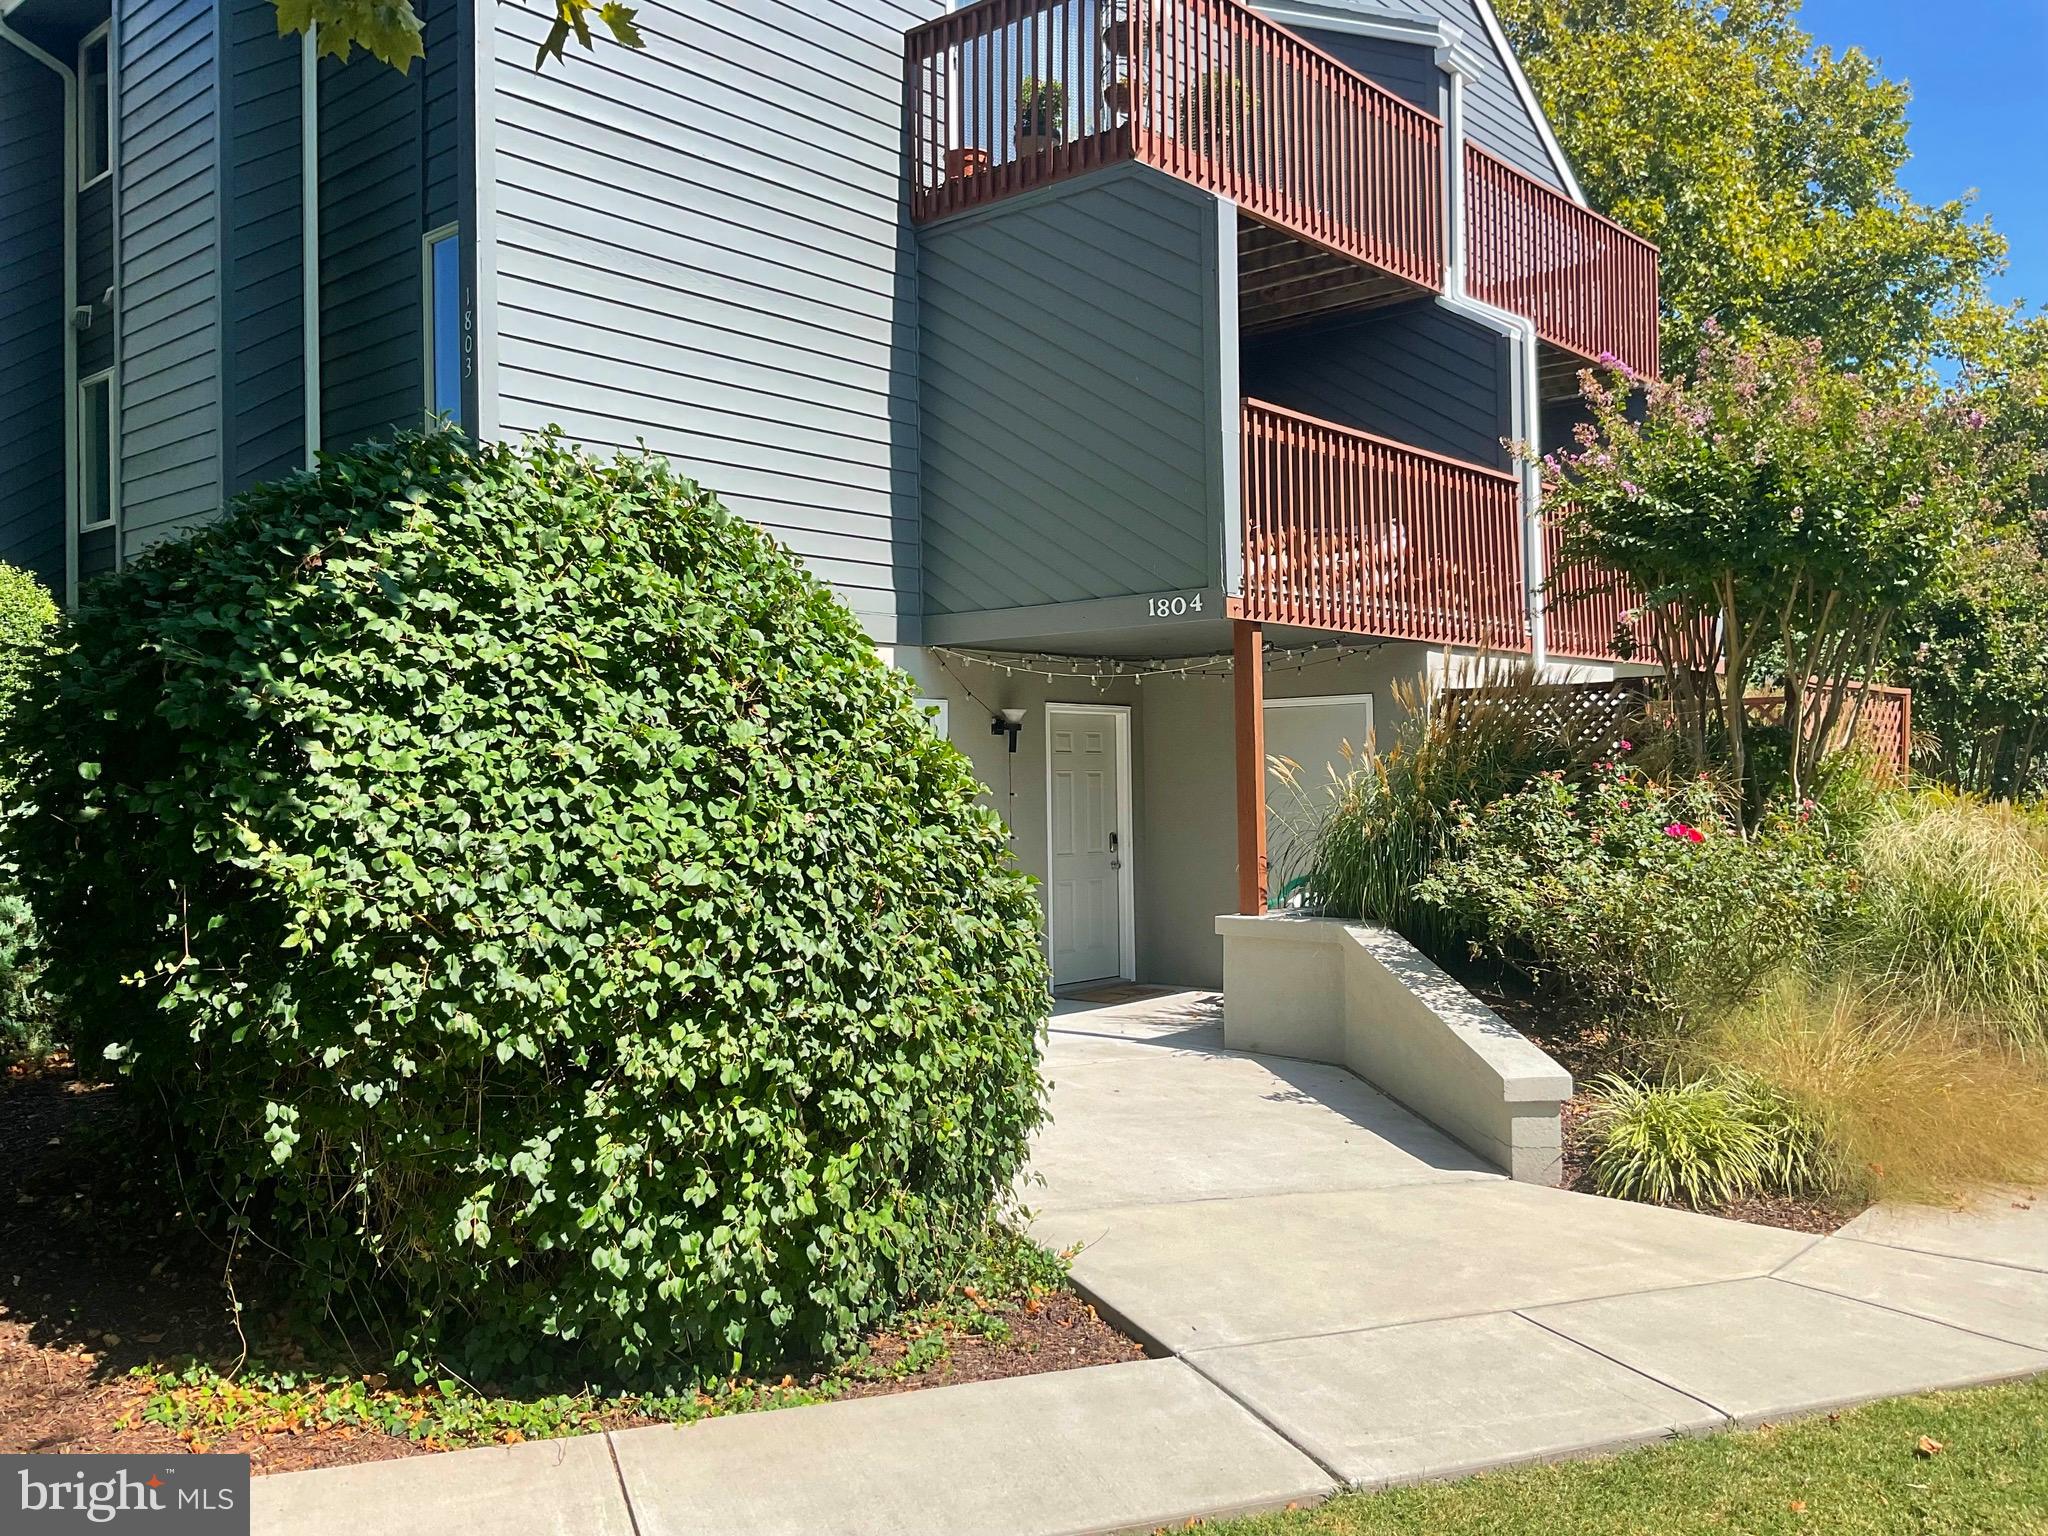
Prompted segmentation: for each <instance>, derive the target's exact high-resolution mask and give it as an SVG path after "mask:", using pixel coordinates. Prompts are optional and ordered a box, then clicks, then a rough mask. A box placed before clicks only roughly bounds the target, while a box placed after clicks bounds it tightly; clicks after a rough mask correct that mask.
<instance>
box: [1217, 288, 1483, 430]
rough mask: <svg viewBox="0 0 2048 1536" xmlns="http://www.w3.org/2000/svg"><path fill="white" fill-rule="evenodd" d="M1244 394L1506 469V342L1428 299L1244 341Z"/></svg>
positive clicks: (1343, 424) (1328, 419) (1327, 419)
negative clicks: (1350, 319)
mask: <svg viewBox="0 0 2048 1536" xmlns="http://www.w3.org/2000/svg"><path fill="white" fill-rule="evenodd" d="M1242 374H1243V380H1244V392H1245V393H1246V394H1247V395H1251V396H1255V397H1257V398H1259V399H1262V400H1270V401H1272V402H1273V403H1274V404H1275V405H1284V406H1287V407H1288V408H1289V409H1291V410H1297V411H1303V412H1306V413H1307V414H1308V415H1311V416H1320V417H1322V418H1323V419H1324V420H1326V421H1334V422H1337V423H1338V424H1340V425H1342V426H1347V427H1356V428H1358V429H1359V430H1361V431H1365V432H1376V433H1378V434H1379V435H1380V436H1382V437H1391V438H1393V439H1395V440H1396V441H1397V442H1403V443H1412V444H1414V445H1415V446H1416V447H1418V448H1428V449H1430V450H1432V451H1433V452H1436V453H1447V454H1450V455H1451V456H1452V457H1453V458H1459V459H1466V460H1469V461H1470V462H1472V463H1475V464H1485V465H1489V466H1491V467H1493V468H1495V469H1507V468H1509V467H1510V462H1511V461H1510V457H1509V454H1508V452H1507V450H1506V448H1504V447H1503V446H1502V442H1501V440H1502V439H1503V438H1504V437H1506V436H1507V435H1508V433H1509V432H1510V430H1511V429H1512V423H1513V417H1512V415H1511V410H1512V405H1511V396H1510V393H1509V387H1510V379H1509V374H1508V358H1507V343H1506V342H1505V341H1503V340H1502V339H1501V338H1500V337H1499V336H1496V335H1494V334H1493V333H1492V332H1491V331H1488V330H1486V329H1484V328H1483V327H1480V326H1478V325H1475V324H1473V323H1472V322H1471V321H1469V320H1466V319H1464V318H1462V317H1461V316H1458V315H1456V314H1453V313H1452V312H1451V311H1449V310H1447V309H1445V308H1444V307H1443V306H1442V305H1440V304H1437V303H1435V302H1434V301H1431V300H1425V301H1423V302H1421V303H1419V304H1411V305H1404V306H1402V307H1401V308H1399V309H1395V310H1386V311H1381V312H1378V313H1375V314H1372V315H1369V316H1367V317H1365V318H1364V319H1361V320H1358V321H1355V322H1353V323H1351V324H1347V325H1326V326H1318V327H1313V328H1309V329H1305V330H1299V331H1294V332H1291V333H1288V334H1286V335H1283V336H1278V337H1274V338H1272V339H1270V340H1265V341H1261V342H1259V343H1258V344H1256V345H1253V346H1247V347H1246V349H1245V354H1244V359H1243V363H1242Z"/></svg>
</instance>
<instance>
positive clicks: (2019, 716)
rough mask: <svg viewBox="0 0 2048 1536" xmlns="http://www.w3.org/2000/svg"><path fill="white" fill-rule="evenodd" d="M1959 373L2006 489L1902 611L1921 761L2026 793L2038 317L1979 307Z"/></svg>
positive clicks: (2045, 340) (2040, 641)
mask: <svg viewBox="0 0 2048 1536" xmlns="http://www.w3.org/2000/svg"><path fill="white" fill-rule="evenodd" d="M1986 318H1987V320H1988V321H1990V322H1991V323H1990V324H1989V325H1988V326H1987V328H1986V330H1987V334H1985V335H1982V336H1980V337H1978V338H1975V339H1973V340H1972V341H1971V343H1970V344H1969V345H1968V347H1967V353H1968V355H1969V356H1970V357H1971V358H1972V361H1971V362H1970V364H1969V365H1968V366H1967V367H1966V368H1965V370H1964V372H1963V380H1964V383H1965V385H1966V387H1968V388H1969V389H1970V390H1971V391H1972V392H1973V396H1974V400H1975V404H1976V409H1977V410H1978V411H1979V412H1980V413H1981V416H1982V419H1983V420H1984V422H1985V427H1984V432H1985V436H1986V439H1987V442H1988V443H1989V444H1991V445H1993V447H1994V449H1995V451H1996V452H1997V453H1998V454H2000V455H2001V456H2003V457H2004V458H2005V459H2007V460H2008V463H2009V469H2008V473H2009V474H2010V475H2011V476H2012V485H2011V492H2012V494H2011V496H2010V497H2009V498H2008V502H2007V505H2006V506H2005V507H2003V508H2001V509H1999V515H1998V516H1996V517H1995V518H1994V519H1992V520H1990V521H1988V522H1987V523H1985V524H1984V525H1983V526H1981V527H1980V528H1978V529H1976V530H1975V531H1974V532H1973V535H1972V537H1971V539H1970V541H1969V547H1968V549H1967V550H1966V551H1965V553H1964V557H1963V558H1962V559H1961V560H1960V561H1959V562H1958V567H1957V571H1956V579H1955V580H1954V581H1952V582H1950V583H1948V584H1946V585H1944V586H1941V587H1938V588H1934V589H1931V590H1929V591H1928V592H1927V593H1926V594H1924V596H1923V598H1922V600H1921V601H1919V602H1917V603H1915V604H1914V605H1913V607H1912V608H1911V609H1910V610H1909V612H1908V613H1907V615H1906V628H1905V631H1904V633H1903V635H1902V637H1901V643H1900V646H1899V653H1900V680H1901V681H1903V682H1905V683H1908V684H1909V685H1911V687H1912V689H1913V716H1914V720H1915V722H1916V723H1917V725H1918V726H1919V733H1918V734H1919V740H1920V743H1921V748H1922V751H1921V756H1922V763H1923V766H1924V767H1926V768H1927V769H1929V770H1930V771H1932V772H1934V773H1935V774H1937V775H1939V776H1940V777H1941V778H1943V779H1945V780H1947V781H1948V782H1950V783H1953V784H1957V785H1960V786H1962V787H1964V788H1967V789H1974V790H1978V791H1980V792H1983V793H1986V794H2001V795H2003V794H2025V793H2029V792H2037V791H2038V790H2039V789H2040V788H2042V787H2043V783H2042V781H2043V777H2044V770H2048V317H2038V316H2037V317H2035V318H2033V319H2031V320H2027V321H2015V320H2014V319H2013V318H2012V317H2010V316H2005V315H1995V316H1987V317H1986Z"/></svg>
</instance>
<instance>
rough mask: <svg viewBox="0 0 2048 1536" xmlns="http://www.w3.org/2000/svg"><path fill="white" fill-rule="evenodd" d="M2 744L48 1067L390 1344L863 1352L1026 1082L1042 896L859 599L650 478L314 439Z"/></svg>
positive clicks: (85, 643) (107, 613)
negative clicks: (44, 997)
mask: <svg viewBox="0 0 2048 1536" xmlns="http://www.w3.org/2000/svg"><path fill="white" fill-rule="evenodd" d="M70 638H71V648H70V650H69V652H68V654H67V656H66V657H65V659H64V662H63V665H62V666H61V668H60V669H59V670H58V671H57V672H56V673H55V675H54V676H53V677H52V679H51V680H50V682H49V685H48V686H47V687H46V688H45V689H44V690H43V691H42V695H41V698H40V701H39V704H38V708H37V710H35V711H31V712H29V713H30V714H31V715H32V716H33V715H39V716H40V718H28V719H24V720H23V721H22V722H21V724H20V726H19V728H18V729H17V731H16V741H17V746H18V748H19V749H21V750H23V751H24V753H25V755H26V758H27V766H26V772H27V775H28V779H29V783H28V790H29V792H30V798H31V799H32V800H33V802H34V805H35V808H36V809H35V813H34V814H33V815H31V816H29V817H28V818H27V819H25V820H23V821H21V822H19V823H18V824H17V826H16V829H15V834H14V840H15V843H16V846H17V849H18V855H19V857H20V858H21V860H22V862H23V865H24V870H25V875H26V878H27V880H28V883H29V886H30V890H31V894H32V896H33V899H34V902H35V905H36V907H37V910H38V912H39V914H40V915H41V916H42V919H43V922H44V925H45V927H46V929H47V933H48V942H49V952H50V976H51V980H52V981H53V983H55V985H56V986H57V987H58V988H59V989H60V990H61V992H62V995H63V996H64V998H65V999H66V1000H67V1001H68V1003H69V1005H70V1008H71V1011H72V1013H73V1014H74V1016H75V1033H76V1037H77V1040H78V1042H79V1045H80V1054H81V1056H82V1057H83V1058H84V1059H85V1060H87V1061H88V1062H89V1063H98V1064H103V1065H104V1066H105V1067H107V1068H109V1069H117V1070H118V1071H119V1072H121V1073H123V1074H127V1075H128V1076H130V1077H131V1078H132V1079H133V1080H134V1081H135V1082H136V1083H137V1084H138V1085H139V1086H140V1087H141V1088H143V1089H144V1090H145V1091H144V1093H143V1094H142V1096H141V1097H142V1098H143V1100H144V1101H145V1102H147V1103H151V1104H160V1105H161V1106H163V1107H164V1109H165V1111H166V1112H167V1114H168V1115H169V1117H170V1127H169V1128H170V1130H171V1131H172V1133H173V1135H174V1137H175V1141H176V1144H177V1148H178V1151H179V1154H180V1156H181V1158H182V1159H183V1166H184V1173H185V1177H186V1180H187V1186H188V1188H189V1189H191V1190H193V1191H195V1192H204V1193H203V1195H202V1196H201V1197H200V1198H201V1199H202V1200H203V1202H204V1204H205V1206H206V1210H207V1213H208V1215H209V1216H210V1217H211V1218H212V1219H214V1220H215V1221H217V1222H219V1223H220V1224H222V1225H223V1226H224V1227H225V1226H228V1225H229V1224H231V1223H234V1222H239V1221H244V1220H246V1222H247V1223H248V1226H249V1230H250V1232H251V1233H252V1234H254V1235H255V1236H257V1237H260V1239H261V1240H262V1244H263V1245H264V1246H266V1247H268V1248H272V1249H274V1250H276V1251H277V1252H278V1253H280V1254H282V1255H283V1267H284V1268H285V1270H286V1271H287V1272H288V1273H290V1274H291V1275H292V1276H293V1277H294V1284H295V1286H296V1288H297V1290H298V1292H299V1294H300V1296H301V1297H302V1298H303V1299H304V1300H305V1301H306V1302H308V1303H310V1304H311V1305H312V1306H313V1307H315V1308H317V1309H319V1310H321V1311H322V1312H326V1313H330V1314H331V1315H333V1316H335V1317H338V1318H341V1319H343V1320H345V1321H347V1322H348V1323H350V1324H351V1326H353V1327H355V1328H358V1329H361V1328H363V1327H365V1326H368V1327H370V1328H372V1330H373V1331H374V1332H375V1333H376V1335H377V1336H378V1337H379V1338H380V1341H381V1342H385V1343H387V1344H388V1345H390V1346H391V1347H393V1348H395V1349H400V1350H402V1351H405V1352H409V1353H410V1354H411V1355H412V1356H413V1357H414V1358H420V1357H421V1356H422V1354H423V1353H424V1352H426V1351H433V1352H436V1353H437V1354H438V1355H439V1357H440V1358H442V1359H444V1360H446V1361H448V1362H450V1363H460V1364H461V1365H465V1366H468V1367H470V1368H472V1369H476V1370H483V1371H492V1372H497V1373H499V1374H501V1375H503V1374H504V1373H506V1372H508V1371H512V1370H520V1371H538V1370H540V1369H542V1368H544V1367H545V1368H549V1369H559V1368H561V1367H564V1366H573V1367H574V1368H575V1369H578V1370H582V1371H585V1372H587V1373H590V1374H593V1375H600V1376H604V1377H608V1378H613V1379H620V1380H629V1381H630V1380H642V1381H648V1380H657V1379H660V1380H669V1381H674V1380H681V1379H684V1378H686V1377H687V1376H688V1375H689V1374H691V1373H692V1372H695V1371H699V1370H702V1369H705V1368H709V1369H712V1370H729V1369H733V1368H735V1367H746V1368H754V1367H759V1366H764V1365H767V1364H770V1363H773V1362H776V1361H779V1360H782V1359H786V1358H789V1357H792V1356H804V1355H812V1354H818V1353H826V1352H830V1351H832V1350H834V1349H835V1348H839V1347H843V1346H844V1345H846V1344H847V1343H848V1342H849V1341H850V1340H851V1339H852V1338H853V1337H854V1336H855V1335H856V1334H857V1333H858V1332H859V1331H860V1330H861V1329H862V1328H863V1327H864V1326H866V1325H867V1324H869V1323H870V1322H871V1321H872V1320H874V1319H875V1318H877V1317H878V1316H881V1315H883V1314H884V1313H886V1312H887V1310H888V1309H889V1308H890V1307H891V1305H892V1304H893V1303H894V1301H895V1300H896V1299H897V1298H898V1297H900V1296H902V1295H903V1294H904V1293H905V1292H906V1291H908V1290H910V1289H912V1288H915V1287H918V1286H920V1285H922V1284H924V1283H927V1282H928V1281H930V1280H932V1279H933V1278H934V1277H935V1275H936V1274H937V1273H938V1272H939V1271H940V1270H941V1269H942V1268H943V1267H944V1266H946V1265H947V1264H949V1263H950V1262H951V1261H952V1259H953V1258H954V1257H955V1256H956V1255H957V1254H958V1253H959V1251H960V1249H961V1246H962V1245H963V1244H964V1243H966V1242H968V1241H969V1240H971V1238H972V1237H973V1236H974V1234H975V1233H976V1232H977V1230H978V1229H979V1227H980V1225H981V1223H982V1222H983V1220H984V1217H985V1215H986V1212H987V1210H988V1207H989V1205H990V1202H991V1200H992V1199H993V1198H994V1197H996V1196H998V1194H999V1192H1001V1191H1003V1190H1005V1189H1006V1188H1007V1187H1008V1186H1009V1185H1010V1184H1011V1182H1012V1180H1013V1178H1014V1177H1015V1175H1016V1173H1017V1172H1018V1169H1019V1167H1020V1164H1021V1162H1022V1159H1023V1155H1024V1146H1025V1140H1026V1137H1027V1135H1028V1133H1029V1131H1030V1130H1031V1128H1032V1127H1033V1126H1034V1125H1035V1124H1036V1123H1037V1121H1038V1119H1039V1117H1040V1114H1041V1092H1040V1088H1039V1083H1038V1077H1037V1063H1038V1051H1039V1041H1040V1038H1041V1031H1042V1028H1043V1024H1044V1018H1045V1014H1046V1009H1047V990H1046V975H1045V970H1044V965H1043V960H1042V956H1041V951H1040V946H1039V940H1038V934H1037V911H1036V905H1035V902H1034V900H1033V898H1032V895H1031V892H1030V889H1029V886H1028V883H1027V881H1026V880H1025V879H1024V878H1023V877H1022V876H1021V875H1019V874H1018V873H1016V871H1015V869H1014V867H1013V865H1012V863H1011V861H1010V859H1009V856H1008V852H1007V846H1006V842H1005V838H1004V834H1003V831H1002V828H1001V826H1000V825H999V823H998V822H997V821H996V820H995V818H994V817H993V816H992V815H991V814H990V813H988V812H987V811H985V810H983V809H981V808H980V807H979V806H978V805H977V803H976V799H975V794H976V790H975V785H974V783H973V781H972V778H971V776H970V774H969V771H968V768H967V765H966V762H965V760H964V759H963V758H961V757H960V756H959V754H957V753H956V752H955V751H954V750H953V749H952V748H951V747H949V746H947V745H946V744H944V743H943V742H941V741H939V740H937V739H936V738H935V737H934V736H933V735H932V734H931V732H930V731H929V729H928V727H927V725H926V724H925V722H924V721H923V720H922V718H921V717H920V716H919V714H918V713H917V711H916V709H915V706H914V705H913V702H912V699H911V696H910V691H909V689H908V687H907V685H906V682H905V680H904V678H903V677H902V675H901V674H899V673H896V672H894V671H892V670H891V669H889V668H887V667H885V666H883V665H882V664H881V662H880V661H879V659H878V658H877V656H876V654H875V652H874V649H873V647H872V646H871V645H870V644H869V642H868V641H867V639H866V638H865V637H864V636H863V634H862V633H861V631H860V629H859V627H858V626H857V624H856V623H855V621H854V620H853V618H852V617H851V616H850V615H849V614H848V613H847V612H846V610H845V609H844V608H843V607H842V606H841V605H840V604H839V603H838V602H837V601H836V600H835V599H834V598H833V597H832V596H831V595H830V594H829V593H828V592H826V591H825V590H824V589H823V588H822V587H821V586H820V585H819V584H818V583H817V582H816V581H815V580H814V579H813V578H811V577H810V576H809V575H808V574H806V573H805V572H804V571H803V569H802V568H801V567H800V566H799V565H798V563H797V562H796V561H795V560H794V559H792V558H791V557H790V556H789V555H788V554H786V553H785V552H784V551H782V550H781V549H780V548H779V547H777V546H776V545H775V544H774V543H773V542H772V541H771V540H770V539H768V538H767V537H766V536H765V535H763V534H762V533H760V532H759V531H758V530H756V529H754V528H752V527H750V526H749V525H747V524H746V523H744V522H742V521H741V520H739V519H737V518H735V517H732V516H731V515H729V514H728V513H727V512H726V511H725V510H724V509H723V508H721V507H720V506H719V505H718V503H717V502H716V501H715V500H714V499H713V498H712V497H710V496H709V495H707V494H706V493H705V492H703V491H701V490H699V489H698V488H697V487H696V486H695V485H693V484H692V483H690V482H689V481H687V480H684V479H681V478H678V477H676V476H675V475H674V474H673V473H672V472H671V471H670V470H669V469H668V468H667V467H666V466H665V465H664V464H663V463H662V462H660V461H658V460H654V459H647V458H638V457H635V458H627V459H624V460H621V461H620V462H618V463H616V464H599V463H597V462H595V461H592V460H590V459H587V458H585V457H583V456H581V455H579V454H576V453H574V452H571V451H569V450H567V449H565V448H563V447H561V446H560V445H559V444H557V443H555V442H553V441H552V440H547V439H542V440H537V441H536V442H534V443H533V444H531V445H529V447H528V448H526V449H524V450H517V451H515V450H508V449H482V450H478V449H473V448H469V447H466V446H464V445H463V444H462V443H461V442H460V441H459V440H458V439H457V438H456V437H454V436H453V435H450V434H436V435H432V436H428V437H426V438H418V437H409V438H404V439H401V440H399V441H398V442H396V443H395V444H393V445H390V446H384V447H376V448H371V449H366V450H364V451H362V452H360V453H357V454H355V455H352V456H344V457H339V458H332V459H327V460H324V461H323V463H322V465H321V467H320V469H319V470H318V471H317V472H316V473H313V474H309V475H302V476H299V477H296V478H294V479H292V480H290V481H287V482H284V483H281V484H279V485H276V486H272V487H268V488H263V489H259V490H257V491H254V492H252V493H250V494H249V495H247V496H245V497H243V498H241V499H240V500H239V501H237V502H236V503H235V504H234V505H233V506H232V507H231V508H230V509H229V510H228V512H227V513H226V515H225V517H224V519H223V520H222V521H221V522H219V523H218V524H216V525H214V526H212V527H209V528H207V529H206V530H204V531H203V532H200V533H198V534H197V535H195V536H192V537H190V538H188V539H186V540H184V541H182V542H178V543H174V544H170V545H166V546H162V547H159V548H158V549H155V550H153V551H151V552H150V553H149V554H147V555H146V556H144V557H143V558H142V559H141V560H139V561H138V562H136V563H135V564H134V565H132V566H130V567H129V568H127V569H126V570H124V571H123V572H121V573H120V574H119V575H117V576H115V577H112V578H110V579H108V580H106V581H104V582H102V583H99V584H97V585H96V586H95V587H94V588H93V589H91V591H90V592H89V594H88V597H87V600H86V602H85V604H84V606H83V607H82V609H81V611H80V612H79V614H78V615H77V619H76V622H75V624H74V625H73V626H72V628H71V635H70Z"/></svg>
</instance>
